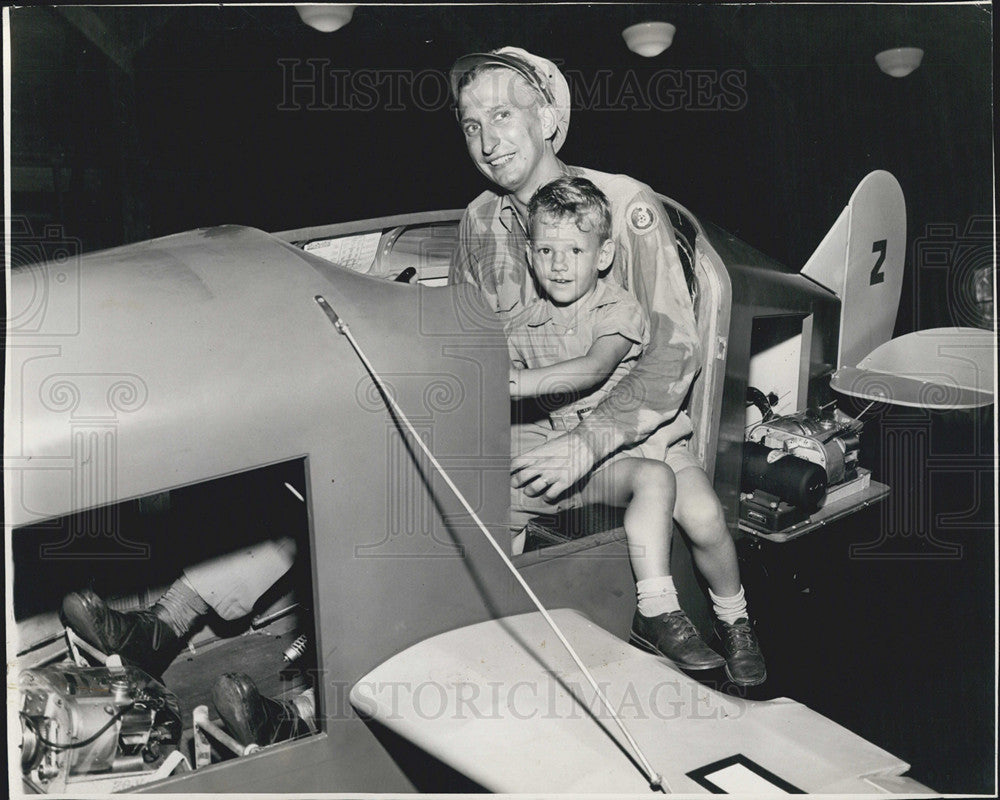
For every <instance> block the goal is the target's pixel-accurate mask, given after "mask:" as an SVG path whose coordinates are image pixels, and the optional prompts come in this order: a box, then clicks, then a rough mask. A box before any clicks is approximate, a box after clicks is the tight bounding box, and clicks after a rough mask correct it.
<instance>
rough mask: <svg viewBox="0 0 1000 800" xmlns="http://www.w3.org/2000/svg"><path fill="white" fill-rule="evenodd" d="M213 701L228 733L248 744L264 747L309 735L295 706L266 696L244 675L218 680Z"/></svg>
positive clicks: (230, 673)
mask: <svg viewBox="0 0 1000 800" xmlns="http://www.w3.org/2000/svg"><path fill="white" fill-rule="evenodd" d="M212 702H213V703H214V704H215V708H216V710H217V711H218V712H219V716H220V717H222V721H223V722H224V723H225V725H226V728H228V729H229V732H230V733H231V734H232V735H233V736H234V737H235V738H236V739H237V740H238V741H240V742H242V743H243V744H245V745H246V744H259V745H261V746H264V745H267V744H274V743H275V742H283V741H285V740H287V739H294V738H296V737H297V736H303V735H305V734H307V733H309V732H310V728H309V725H308V724H307V723H306V721H305V720H303V719H302V717H301V716H300V715H299V712H298V710H297V709H296V708H295V704H294V703H292V702H291V701H289V700H273V699H272V698H270V697H264V696H263V695H262V694H261V693H260V692H259V691H258V690H257V685H256V684H255V683H254V682H253V679H252V678H250V676H249V675H246V674H245V673H242V672H227V673H226V674H225V675H220V676H219V677H218V678H216V680H215V686H213V687H212Z"/></svg>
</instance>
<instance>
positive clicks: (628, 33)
mask: <svg viewBox="0 0 1000 800" xmlns="http://www.w3.org/2000/svg"><path fill="white" fill-rule="evenodd" d="M676 31H677V28H675V27H674V26H673V25H671V24H670V23H669V22H640V23H638V24H636V25H629V26H628V27H627V28H626V29H625V30H623V31H622V38H623V39H624V40H625V44H626V45H628V49H629V50H631V51H632V52H633V53H638V54H639V55H640V56H645V57H646V58H652V57H653V56H658V55H659V54H660V53H662V52H663V51H664V50H666V49H667V48H668V47H670V45H671V43H672V42H673V41H674V33H676Z"/></svg>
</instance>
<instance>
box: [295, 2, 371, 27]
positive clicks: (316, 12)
mask: <svg viewBox="0 0 1000 800" xmlns="http://www.w3.org/2000/svg"><path fill="white" fill-rule="evenodd" d="M355 8H357V6H356V5H353V6H349V5H329V4H326V3H309V4H303V5H297V6H295V10H296V11H298V12H299V16H300V17H301V18H302V21H303V22H304V23H305V24H306V25H308V26H309V27H310V28H315V29H316V30H318V31H320V32H322V33H332V32H333V31H336V30H339V29H340V28H343V27H344V26H345V25H346V24H347V23H348V22H350V21H351V17H352V16H354V9H355Z"/></svg>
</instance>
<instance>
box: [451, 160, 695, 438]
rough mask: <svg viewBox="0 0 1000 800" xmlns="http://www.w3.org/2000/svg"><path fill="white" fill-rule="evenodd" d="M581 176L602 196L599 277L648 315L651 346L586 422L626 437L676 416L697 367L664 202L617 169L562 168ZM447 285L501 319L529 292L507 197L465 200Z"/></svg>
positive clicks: (521, 241) (519, 228) (527, 300)
mask: <svg viewBox="0 0 1000 800" xmlns="http://www.w3.org/2000/svg"><path fill="white" fill-rule="evenodd" d="M564 172H565V173H566V174H568V175H579V176H583V177H585V178H589V179H590V180H591V181H593V183H594V184H595V185H596V186H597V187H598V188H599V189H600V190H601V191H603V192H604V194H605V195H606V196H607V197H608V199H609V200H610V201H611V209H612V231H613V233H612V238H613V239H614V241H615V257H614V261H613V262H612V265H611V270H610V274H609V275H608V276H607V277H606V278H604V279H602V280H604V281H606V282H610V283H613V284H615V285H617V286H621V287H623V288H624V289H626V290H627V291H628V292H629V293H630V294H632V295H633V296H634V297H635V298H636V299H637V300H638V302H639V304H640V306H641V307H642V308H643V309H644V310H645V312H646V313H647V315H648V319H649V336H650V343H649V347H648V348H647V349H646V351H645V353H644V355H643V358H642V360H641V361H640V362H639V363H638V364H637V365H636V368H635V369H634V370H633V371H631V373H630V374H629V375H628V376H627V377H626V378H625V379H624V382H623V385H622V386H621V387H620V388H619V390H618V391H617V392H616V393H615V395H614V396H613V397H612V398H611V399H610V400H609V401H608V403H606V404H605V405H604V406H602V407H601V408H600V409H598V412H597V413H596V414H594V415H592V417H591V419H590V420H589V421H588V424H589V425H590V426H591V427H593V428H596V427H603V428H607V429H612V428H615V429H619V430H621V431H622V433H623V437H622V438H623V439H624V441H626V442H634V441H637V440H641V439H642V438H644V437H645V436H648V435H649V433H650V432H652V431H653V430H654V429H655V428H657V427H658V426H660V425H662V424H663V423H665V422H669V421H671V420H673V419H675V417H677V416H678V411H679V409H680V408H681V405H682V404H683V402H684V399H685V397H686V396H687V393H688V388H689V387H690V385H691V381H692V380H693V378H694V375H695V373H696V372H697V371H698V368H699V365H700V345H699V342H698V331H697V326H696V324H695V319H694V310H693V308H692V304H691V297H690V294H689V292H688V289H687V284H686V282H685V279H684V271H683V268H682V266H681V262H680V257H679V256H678V253H677V244H676V241H675V239H674V234H673V230H672V229H671V227H670V225H669V223H668V222H667V220H666V215H665V214H664V210H663V206H662V205H661V204H660V201H659V199H658V198H657V197H656V195H655V193H654V192H653V191H652V190H651V189H650V188H649V187H648V186H646V185H645V184H642V183H639V182H638V181H635V180H633V179H632V178H629V177H628V176H625V175H610V174H607V173H602V172H598V171H596V170H591V169H585V168H581V167H570V166H565V165H564ZM458 239H459V245H458V248H457V250H456V251H455V254H454V256H453V259H452V264H451V270H450V273H449V282H451V283H464V282H469V283H473V284H475V285H476V286H477V287H478V288H479V290H480V291H481V292H482V294H483V297H484V298H485V299H486V300H487V301H488V302H489V303H490V305H491V306H492V307H493V308H494V310H495V311H496V312H497V314H498V315H500V316H501V317H503V318H505V319H509V318H510V317H511V316H513V315H517V314H518V313H519V312H520V311H521V310H522V309H523V308H524V307H526V306H528V305H529V304H531V303H532V302H533V301H534V300H536V299H537V297H538V295H537V292H536V290H535V287H534V283H533V281H532V280H531V277H530V275H529V274H528V263H527V256H526V252H525V246H526V242H527V239H526V237H525V234H524V228H523V225H522V224H521V222H520V219H519V218H518V216H517V212H516V210H515V208H514V206H513V203H512V201H511V199H510V197H509V196H508V195H504V194H498V193H497V192H494V191H487V192H484V193H483V194H482V195H480V196H479V197H477V198H476V199H475V200H474V201H473V202H472V203H470V204H469V206H468V208H467V209H466V211H465V214H464V215H463V217H462V221H461V223H460V225H459V231H458Z"/></svg>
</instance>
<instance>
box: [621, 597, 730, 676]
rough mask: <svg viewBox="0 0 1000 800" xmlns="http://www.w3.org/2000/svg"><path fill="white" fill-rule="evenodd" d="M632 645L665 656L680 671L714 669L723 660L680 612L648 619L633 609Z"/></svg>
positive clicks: (724, 661)
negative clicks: (680, 669)
mask: <svg viewBox="0 0 1000 800" xmlns="http://www.w3.org/2000/svg"><path fill="white" fill-rule="evenodd" d="M629 641H630V642H631V643H632V644H635V645H638V646H639V647H641V648H642V649H644V650H648V651H649V652H651V653H659V654H660V655H661V656H666V657H667V658H669V659H670V660H671V661H673V662H674V663H675V664H676V665H677V666H678V667H681V668H682V669H691V670H699V669H714V668H715V667H721V666H722V665H723V664H725V663H726V660H725V659H724V658H723V657H722V656H720V655H719V654H718V653H716V652H715V651H714V650H713V649H712V648H711V647H709V646H708V645H707V644H705V642H704V640H703V639H702V638H701V634H699V633H698V629H697V628H696V627H695V626H694V623H693V622H691V620H690V619H688V615H687V614H685V613H684V612H683V611H672V612H671V613H669V614H660V615H659V616H656V617H647V616H644V615H643V614H640V613H639V609H636V611H635V616H634V617H633V618H632V635H631V636H630V637H629Z"/></svg>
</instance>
